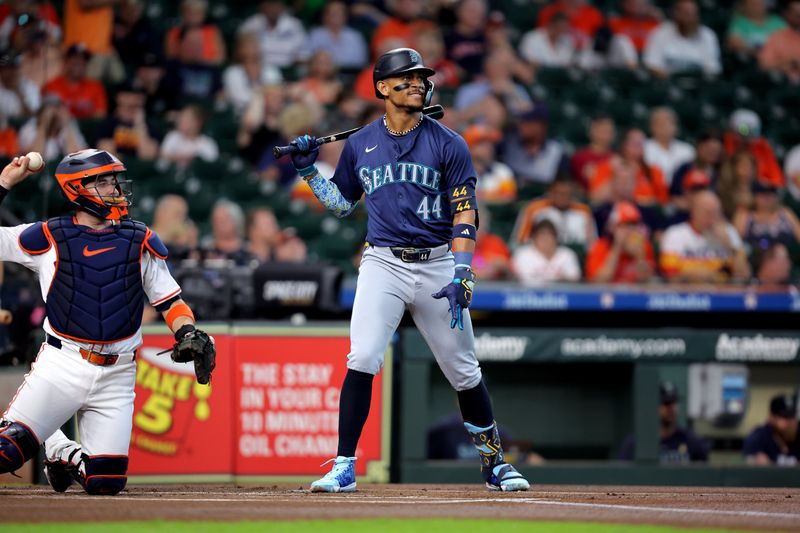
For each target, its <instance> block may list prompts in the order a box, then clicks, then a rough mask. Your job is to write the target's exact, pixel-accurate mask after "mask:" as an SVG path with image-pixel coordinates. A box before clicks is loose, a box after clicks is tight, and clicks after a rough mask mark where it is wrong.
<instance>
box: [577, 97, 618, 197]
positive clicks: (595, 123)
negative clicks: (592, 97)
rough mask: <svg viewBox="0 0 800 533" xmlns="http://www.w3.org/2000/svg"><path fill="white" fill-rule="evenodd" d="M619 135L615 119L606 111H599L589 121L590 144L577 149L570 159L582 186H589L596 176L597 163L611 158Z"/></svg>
mask: <svg viewBox="0 0 800 533" xmlns="http://www.w3.org/2000/svg"><path fill="white" fill-rule="evenodd" d="M616 136H617V131H616V126H615V125H614V119H613V118H611V116H610V115H607V114H605V113H598V114H596V115H595V116H593V117H592V119H591V122H590V123H589V145H588V146H585V147H583V148H580V149H578V150H576V151H575V153H574V154H573V155H572V159H571V160H570V170H571V171H572V175H573V176H574V177H575V179H576V180H578V183H580V184H581V186H582V187H584V188H585V187H587V186H588V184H589V183H590V182H591V181H592V178H593V177H594V173H595V170H597V165H598V164H599V163H602V162H603V161H606V160H608V159H611V157H612V156H613V155H614V151H613V149H612V147H613V145H614V139H615V137H616Z"/></svg>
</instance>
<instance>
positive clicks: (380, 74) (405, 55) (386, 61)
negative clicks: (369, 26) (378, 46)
mask: <svg viewBox="0 0 800 533" xmlns="http://www.w3.org/2000/svg"><path fill="white" fill-rule="evenodd" d="M411 72H419V73H420V74H421V75H422V79H423V83H424V86H425V94H424V95H423V97H422V101H423V105H425V106H428V105H430V103H431V98H433V88H434V84H433V82H432V81H430V80H429V79H428V78H429V77H431V76H433V75H434V74H436V71H435V70H433V69H432V68H429V67H426V66H425V64H424V63H423V62H422V56H421V55H419V52H417V51H416V50H414V49H413V48H395V49H394V50H389V51H388V52H386V53H385V54H383V55H382V56H381V57H379V58H378V60H377V61H376V62H375V68H374V69H373V70H372V85H373V86H374V87H375V96H376V97H378V98H380V99H381V100H383V99H384V97H383V95H382V94H381V93H380V91H378V87H377V86H378V82H379V81H381V80H385V79H387V78H395V77H400V76H403V75H404V74H409V73H411ZM408 87H410V84H409V83H401V84H400V85H397V86H395V87H392V90H394V91H403V90H405V89H407V88H408Z"/></svg>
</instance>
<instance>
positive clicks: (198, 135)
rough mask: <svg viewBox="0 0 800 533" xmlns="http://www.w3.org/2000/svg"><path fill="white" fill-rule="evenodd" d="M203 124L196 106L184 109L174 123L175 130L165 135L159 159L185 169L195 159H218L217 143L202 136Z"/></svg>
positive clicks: (203, 120)
mask: <svg viewBox="0 0 800 533" xmlns="http://www.w3.org/2000/svg"><path fill="white" fill-rule="evenodd" d="M204 122H205V117H204V112H203V108H201V107H200V106H197V105H189V106H186V107H184V108H183V109H182V110H181V111H180V113H178V118H177V120H176V121H175V129H174V130H172V131H170V132H169V133H167V136H166V137H164V142H163V143H161V151H160V154H159V157H160V159H162V160H164V161H169V162H171V163H175V164H176V165H177V166H179V167H187V166H189V164H190V163H191V162H192V161H193V160H194V159H195V158H197V159H202V160H203V161H209V162H212V161H216V160H217V158H219V146H217V141H215V140H214V139H212V138H211V137H209V136H208V135H204V134H203V123H204Z"/></svg>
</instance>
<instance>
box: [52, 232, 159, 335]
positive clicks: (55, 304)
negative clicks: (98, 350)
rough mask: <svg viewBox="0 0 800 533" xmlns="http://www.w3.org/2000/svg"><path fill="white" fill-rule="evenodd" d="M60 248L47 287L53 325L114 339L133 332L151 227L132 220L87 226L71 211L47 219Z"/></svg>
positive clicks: (137, 321)
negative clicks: (99, 228)
mask: <svg viewBox="0 0 800 533" xmlns="http://www.w3.org/2000/svg"><path fill="white" fill-rule="evenodd" d="M47 229H48V230H49V233H50V235H52V240H53V245H54V246H55V247H56V251H57V252H58V262H57V264H56V274H55V277H54V278H53V283H52V284H51V285H50V290H49V291H48V293H47V302H46V308H47V319H48V321H49V322H50V326H51V327H52V328H53V329H54V330H55V331H56V333H58V334H59V335H63V336H65V337H68V338H73V339H76V340H81V341H89V342H97V343H110V342H115V341H118V340H122V339H126V338H128V337H131V336H133V335H134V334H135V333H136V332H137V331H138V329H139V327H140V326H141V324H142V311H143V309H144V298H145V294H144V287H143V286H142V268H141V258H142V250H143V246H144V239H145V237H146V236H147V227H146V226H145V225H144V224H143V223H141V222H136V221H132V220H123V221H122V222H120V224H119V225H118V226H114V227H113V228H112V229H110V230H104V231H98V232H95V231H87V229H86V228H83V227H78V226H76V225H75V223H74V222H73V219H72V217H58V218H52V219H50V220H48V221H47Z"/></svg>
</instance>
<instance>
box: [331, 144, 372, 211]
mask: <svg viewBox="0 0 800 533" xmlns="http://www.w3.org/2000/svg"><path fill="white" fill-rule="evenodd" d="M355 166H356V165H355V156H354V153H353V147H352V145H351V144H350V141H346V142H345V143H344V149H343V150H342V155H340V156H339V163H338V164H337V165H336V171H335V172H334V173H333V177H332V178H331V182H333V183H334V184H335V185H336V186H337V187H338V188H339V192H341V193H342V196H344V198H345V199H346V200H347V201H349V202H353V203H355V202H357V201H359V200H360V199H361V195H362V194H364V189H363V188H362V187H361V182H360V181H359V179H358V174H356V168H355Z"/></svg>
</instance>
